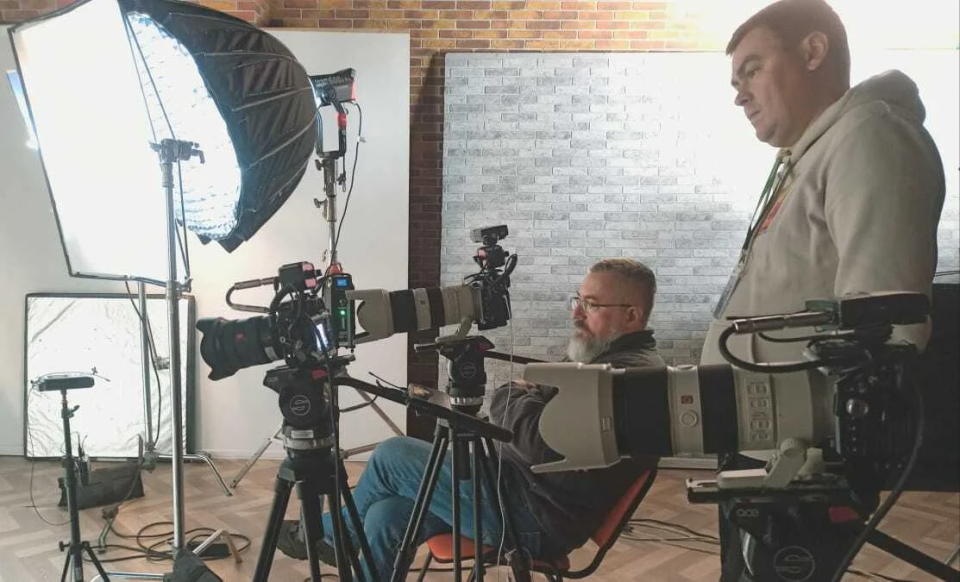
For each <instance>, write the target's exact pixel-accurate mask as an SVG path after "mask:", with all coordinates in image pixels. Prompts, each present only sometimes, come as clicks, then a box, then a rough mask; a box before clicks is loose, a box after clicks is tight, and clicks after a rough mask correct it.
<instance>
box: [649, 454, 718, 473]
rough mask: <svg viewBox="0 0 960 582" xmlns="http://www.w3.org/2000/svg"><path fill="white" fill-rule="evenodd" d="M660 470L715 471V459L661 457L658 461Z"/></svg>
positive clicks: (708, 456)
mask: <svg viewBox="0 0 960 582" xmlns="http://www.w3.org/2000/svg"><path fill="white" fill-rule="evenodd" d="M659 467H660V468H661V469H705V470H710V471H716V470H717V457H716V456H714V455H704V456H702V457H663V458H662V459H660V463H659Z"/></svg>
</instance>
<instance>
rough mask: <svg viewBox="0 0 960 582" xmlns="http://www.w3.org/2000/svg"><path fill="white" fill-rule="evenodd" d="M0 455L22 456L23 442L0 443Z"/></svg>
mask: <svg viewBox="0 0 960 582" xmlns="http://www.w3.org/2000/svg"><path fill="white" fill-rule="evenodd" d="M0 455H2V456H4V457H22V456H23V443H17V444H15V445H14V444H3V443H0Z"/></svg>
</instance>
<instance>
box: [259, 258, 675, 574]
mask: <svg viewBox="0 0 960 582" xmlns="http://www.w3.org/2000/svg"><path fill="white" fill-rule="evenodd" d="M655 293H656V278H655V276H654V274H653V272H652V271H651V270H650V269H649V268H647V267H646V266H644V265H643V264H641V263H639V262H637V261H633V260H630V259H607V260H603V261H600V262H599V263H596V264H595V265H593V266H592V267H591V268H590V271H589V273H588V274H587V276H586V278H584V280H583V283H582V284H581V285H580V291H579V293H578V294H577V296H576V297H574V298H573V300H572V302H571V306H572V308H573V324H574V328H575V331H574V334H573V337H572V338H571V339H570V343H569V346H568V350H567V353H568V360H569V361H576V362H584V363H608V364H612V365H614V366H615V367H638V366H663V365H665V364H664V362H663V360H662V359H661V358H660V356H658V355H657V353H656V341H655V340H654V339H653V333H652V332H651V331H649V330H647V329H646V325H647V321H648V319H649V317H650V311H651V310H652V308H653V301H654V295H655ZM555 394H556V389H555V388H552V387H547V386H536V385H531V384H528V383H525V382H522V381H515V382H512V383H509V384H507V385H505V386H502V387H500V388H498V389H497V390H496V391H495V392H494V393H493V397H492V401H491V405H490V417H491V418H490V420H491V422H494V423H496V424H500V425H502V426H504V427H506V428H508V429H510V430H511V431H513V435H514V436H513V441H512V442H511V443H509V444H506V443H497V444H496V445H495V447H496V449H497V450H496V451H495V453H496V454H497V455H499V457H500V460H501V461H502V463H500V466H501V471H502V474H501V476H500V479H501V480H500V493H501V495H502V497H503V505H504V507H505V509H506V511H509V512H510V516H511V518H512V520H513V524H514V528H515V529H516V531H517V534H518V536H519V540H518V541H519V543H520V545H521V546H522V547H523V549H524V550H525V551H526V552H527V553H528V554H529V555H530V556H531V557H534V558H554V557H560V556H563V555H566V554H567V553H568V552H570V551H571V550H573V549H574V548H577V547H580V546H581V545H583V544H584V543H585V542H586V541H587V539H588V538H589V536H590V535H591V534H592V533H593V532H594V531H595V530H596V529H597V528H598V527H599V525H600V523H601V522H602V521H603V519H604V517H605V516H606V514H607V513H608V512H609V511H610V510H611V509H612V507H613V505H614V504H615V503H616V502H617V500H618V499H619V498H620V496H621V495H622V494H623V492H624V491H625V490H626V489H627V488H628V487H629V486H630V484H632V483H633V482H634V480H636V479H637V477H639V475H640V474H642V473H643V472H644V471H646V470H647V469H649V468H651V467H652V466H653V465H652V464H653V463H655V462H656V461H655V460H652V459H648V460H630V461H626V460H625V461H621V462H620V463H618V464H617V465H614V466H613V467H609V468H606V469H596V470H589V471H566V472H558V473H548V474H542V475H537V474H534V473H533V472H532V471H531V469H530V466H531V465H535V464H540V463H547V462H551V461H556V460H559V459H560V456H559V455H558V454H557V453H556V452H554V451H553V450H551V449H550V448H549V447H547V445H546V443H544V441H543V439H542V438H541V436H540V433H539V431H538V425H539V420H540V414H541V412H542V411H543V408H544V406H545V405H546V403H547V402H549V400H550V399H551V398H552V397H553V396H554V395H555ZM430 450H431V445H430V443H427V442H424V441H421V440H418V439H414V438H409V437H397V438H393V439H390V440H388V441H385V442H383V443H381V444H380V445H379V446H377V448H376V449H375V450H374V451H373V454H372V455H371V457H370V461H369V463H368V464H367V467H366V469H365V470H364V472H363V474H362V475H361V476H360V480H359V482H358V483H357V486H356V488H355V489H354V491H353V498H354V501H355V502H356V505H357V510H358V512H359V514H360V517H361V520H362V521H363V528H364V533H365V534H366V536H367V539H368V541H369V542H370V549H371V554H372V556H371V558H372V560H373V561H374V563H373V564H368V565H367V568H368V569H369V571H370V572H371V573H372V574H371V577H372V579H374V580H389V579H390V576H391V574H392V572H393V567H394V560H395V557H396V551H397V549H398V546H399V545H400V543H401V541H402V540H403V534H404V531H405V530H406V527H407V523H408V521H409V520H410V516H411V513H412V512H413V506H414V502H415V500H416V498H417V492H418V490H419V487H420V481H421V480H422V478H423V473H424V469H425V467H426V466H427V463H428V462H429V458H430ZM494 464H495V465H496V464H497V463H496V460H494ZM452 479H453V468H452V462H451V457H450V455H447V456H446V457H445V458H444V464H443V466H442V467H441V470H440V474H439V477H438V479H437V485H436V489H435V492H434V494H433V497H432V499H431V502H430V506H429V511H428V512H427V513H426V514H425V516H424V519H423V524H422V526H421V529H420V533H419V536H418V538H417V540H416V544H417V545H420V544H422V543H423V542H425V541H426V540H427V539H429V538H431V537H433V536H435V535H438V534H442V533H448V532H451V531H452V530H453V526H452V523H453V510H452V504H451V500H450V495H449V494H448V493H447V492H448V491H450V490H451V480H452ZM460 496H461V499H460V503H461V508H462V509H461V512H460V531H461V532H463V534H464V535H466V536H469V537H475V533H474V532H475V527H474V523H473V512H472V511H471V510H470V509H469V508H471V507H472V506H473V490H472V487H470V485H469V483H468V482H465V483H464V485H463V486H461V488H460ZM481 496H482V497H481V513H482V516H481V522H482V525H483V532H482V537H483V542H484V543H485V544H487V545H490V546H494V547H498V546H499V545H500V540H501V535H502V525H501V519H502V518H501V514H500V508H499V507H498V506H497V504H496V503H495V502H494V501H493V500H492V496H491V495H490V492H489V491H487V490H486V486H484V487H483V491H482V493H481ZM343 515H344V520H343V521H344V523H347V524H348V526H349V525H350V520H349V519H348V516H347V513H346V511H344V512H343ZM323 528H324V535H325V536H326V537H325V539H324V540H323V541H322V542H321V544H320V546H321V547H320V548H319V550H318V551H319V554H320V557H321V560H323V561H324V562H327V563H329V564H334V563H335V558H334V552H333V547H332V523H331V520H330V515H329V514H325V515H324V516H323ZM300 529H301V528H300V527H299V524H298V523H297V522H296V521H290V522H285V523H284V527H283V529H282V531H281V534H280V541H279V542H278V544H277V547H278V548H280V550H281V551H282V552H283V553H285V554H287V555H288V556H291V557H295V558H299V559H306V554H307V553H306V544H305V543H304V541H303V537H302V534H301V533H300ZM351 534H352V536H351V537H354V546H355V547H358V544H357V542H356V538H355V533H354V532H352V531H351Z"/></svg>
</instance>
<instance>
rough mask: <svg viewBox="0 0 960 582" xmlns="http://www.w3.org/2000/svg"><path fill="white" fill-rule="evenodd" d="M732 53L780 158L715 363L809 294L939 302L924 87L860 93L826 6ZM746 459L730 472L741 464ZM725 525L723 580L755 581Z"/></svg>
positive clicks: (938, 177) (741, 102)
mask: <svg viewBox="0 0 960 582" xmlns="http://www.w3.org/2000/svg"><path fill="white" fill-rule="evenodd" d="M727 54H728V55H730V56H731V57H732V70H733V74H732V78H731V84H732V85H733V88H734V90H735V91H736V97H735V103H736V105H737V106H738V107H740V108H742V109H743V112H744V115H745V116H746V117H747V119H748V120H749V121H750V123H751V125H752V126H753V128H754V130H755V132H756V135H757V139H759V140H760V141H762V142H765V143H768V144H770V145H772V146H774V147H776V148H779V151H778V153H777V156H776V164H775V165H774V168H773V170H771V172H770V177H769V179H768V181H767V184H766V186H765V187H764V189H763V192H762V195H761V197H760V200H759V201H758V203H757V210H756V212H755V214H754V217H753V220H752V221H751V224H750V229H749V231H748V232H747V236H746V240H745V242H744V245H743V251H742V255H741V257H740V260H739V263H738V265H737V267H736V268H735V270H734V272H733V274H732V275H731V277H730V282H729V283H728V285H727V288H726V290H725V291H724V293H723V295H722V297H721V299H720V302H719V304H718V305H717V308H716V310H715V312H714V316H715V320H714V322H713V324H712V325H711V327H710V331H709V332H708V335H707V339H706V343H705V344H704V349H703V357H702V359H701V363H702V364H708V363H722V362H723V361H724V360H723V359H722V358H721V357H720V355H719V351H718V349H717V345H718V337H719V334H720V332H721V331H722V330H723V329H724V328H725V327H726V326H727V325H728V323H727V322H726V320H727V319H728V318H731V317H744V316H758V315H769V314H778V313H789V312H794V311H799V310H802V309H803V308H804V303H805V301H806V300H808V299H820V298H829V297H839V296H842V295H845V294H848V293H858V292H875V291H912V292H918V293H925V294H926V295H927V296H930V294H931V286H932V280H933V275H934V271H935V269H936V265H937V225H938V223H939V220H940V211H941V208H942V206H943V199H944V190H945V185H944V173H943V166H942V164H941V161H940V155H939V153H938V151H937V147H936V145H935V144H934V143H933V140H932V139H931V137H930V135H929V134H928V133H927V131H926V130H925V129H924V127H923V121H924V115H925V112H924V107H923V104H922V102H921V101H920V96H919V93H918V91H917V87H916V85H915V84H914V83H913V81H911V80H910V79H909V78H908V77H907V76H906V75H904V74H903V73H901V72H899V71H888V72H886V73H883V74H881V75H877V76H875V77H872V78H870V79H868V80H866V81H864V82H863V83H861V84H859V85H857V86H855V87H852V88H851V87H850V50H849V46H848V44H847V35H846V31H845V29H844V26H843V23H842V22H841V21H840V19H839V17H838V16H837V15H836V13H835V12H834V11H833V10H832V9H831V8H830V6H829V5H828V4H827V3H826V2H825V1H824V0H780V1H779V2H775V3H773V4H771V5H770V6H768V7H766V8H764V9H763V10H761V11H760V12H758V13H757V14H755V15H754V16H752V17H751V18H749V19H748V20H747V21H746V22H744V23H743V24H742V25H741V26H740V27H739V28H738V29H737V30H736V31H735V32H734V33H733V36H732V37H731V39H730V42H729V44H728V45H727ZM929 332H930V329H929V325H915V326H904V327H901V328H899V329H895V330H894V339H895V340H906V341H909V342H910V343H913V344H915V345H917V346H918V347H919V348H921V349H922V348H923V346H924V345H925V344H926V341H927V339H928V336H929ZM808 333H810V330H800V331H799V332H796V333H794V334H792V335H805V334H808ZM802 346H803V344H802V343H772V342H768V341H765V340H764V339H762V338H760V337H759V335H757V336H753V335H749V336H734V337H733V338H731V342H730V348H731V351H732V352H733V353H734V354H735V355H737V356H738V357H740V358H742V359H745V360H748V361H752V362H775V361H791V360H799V359H802V355H801V352H800V350H801V348H802ZM737 459H740V457H739V456H734V457H732V459H731V458H728V459H727V460H726V462H725V463H722V464H723V465H725V466H724V468H737V461H736V460H737ZM740 466H741V467H742V464H741V465H740ZM720 527H721V538H722V540H723V544H722V546H723V548H722V552H723V554H722V556H723V561H724V574H723V578H722V580H723V581H734V580H741V579H744V578H741V576H742V575H743V574H742V570H743V564H742V556H741V551H740V543H739V536H737V535H736V533H737V529H736V528H735V527H732V526H731V524H730V523H729V522H727V521H726V520H725V518H724V514H723V507H722V506H721V525H720Z"/></svg>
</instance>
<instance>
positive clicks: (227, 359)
mask: <svg viewBox="0 0 960 582" xmlns="http://www.w3.org/2000/svg"><path fill="white" fill-rule="evenodd" d="M471 234H472V239H473V241H474V242H478V243H482V244H483V246H481V247H480V248H479V249H478V250H477V254H476V256H474V257H473V260H474V262H476V263H477V265H478V266H479V267H480V271H479V272H477V273H474V274H472V275H469V276H467V277H465V278H464V281H463V284H462V285H455V286H450V287H429V288H425V289H404V290H401V291H390V292H388V291H385V290H383V289H370V290H358V291H357V290H354V286H353V279H352V278H351V276H350V275H348V274H346V273H335V274H330V275H327V276H323V275H322V273H320V272H318V271H315V270H314V268H313V265H311V264H310V263H306V262H303V263H292V264H289V265H284V266H283V267H280V269H279V271H278V274H277V276H276V277H269V278H265V279H254V280H250V281H241V282H239V283H235V284H234V285H233V286H232V287H231V288H230V290H229V291H228V292H227V298H226V301H227V304H228V305H229V306H230V307H232V308H233V309H236V310H238V311H249V312H258V313H264V314H265V315H262V316H258V317H251V318H248V319H234V320H228V319H224V318H222V317H217V318H204V319H201V320H199V321H198V322H197V329H199V330H200V331H201V332H202V333H203V334H204V335H203V339H202V340H201V342H200V354H201V356H202V357H203V360H204V361H205V362H206V363H207V365H209V366H210V368H211V372H210V376H209V377H210V379H211V380H220V379H223V378H227V377H229V376H232V375H233V374H235V373H236V372H237V370H241V369H243V368H248V367H250V366H257V365H260V364H267V363H270V362H274V361H277V360H280V359H284V360H286V361H287V364H288V365H290V366H293V367H298V366H303V365H305V364H308V363H310V362H314V363H317V362H323V361H324V355H325V354H332V353H335V352H336V350H337V348H338V347H343V348H351V349H352V348H353V347H354V346H355V345H356V344H361V343H365V342H371V341H376V340H380V339H384V338H387V337H390V336H392V335H393V334H395V333H404V332H410V331H416V330H423V329H433V328H437V327H441V326H445V325H453V324H459V325H460V326H461V330H462V331H464V333H465V330H466V329H469V328H470V326H471V325H472V324H473V323H476V324H477V327H478V328H479V329H480V330H486V329H493V328H496V327H502V326H504V325H506V324H507V321H508V320H509V319H510V295H509V287H510V273H511V272H513V269H514V268H515V267H516V260H517V257H516V255H511V254H510V253H509V252H507V251H505V250H504V249H503V248H502V247H501V246H500V245H498V244H497V243H498V242H499V241H500V240H502V239H503V238H505V237H506V236H507V234H508V231H507V227H506V225H500V226H493V227H487V228H478V229H474V230H473V231H472V233H471ZM266 285H272V286H273V288H274V290H275V291H276V295H275V297H274V299H273V301H272V302H271V304H270V306H269V307H261V306H257V305H243V304H238V303H233V302H232V301H231V297H232V294H233V293H234V292H235V291H238V290H242V289H252V288H256V287H261V286H266ZM321 291H322V294H321ZM288 297H289V298H290V300H288V301H284V300H285V299H287V298H288ZM358 302H359V305H357V303H358ZM327 306H332V308H328V307H327ZM356 321H359V323H360V326H361V328H362V329H363V331H361V332H358V331H357V330H356V328H355V322H356Z"/></svg>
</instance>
